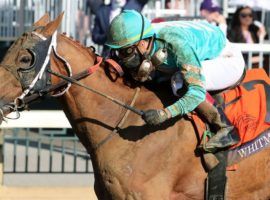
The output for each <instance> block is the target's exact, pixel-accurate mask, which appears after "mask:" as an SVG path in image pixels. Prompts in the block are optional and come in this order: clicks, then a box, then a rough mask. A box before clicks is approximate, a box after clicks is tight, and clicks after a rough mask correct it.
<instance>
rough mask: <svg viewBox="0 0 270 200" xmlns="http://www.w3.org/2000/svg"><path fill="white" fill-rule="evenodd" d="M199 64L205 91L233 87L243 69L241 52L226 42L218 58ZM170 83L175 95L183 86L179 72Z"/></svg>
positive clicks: (243, 63)
mask: <svg viewBox="0 0 270 200" xmlns="http://www.w3.org/2000/svg"><path fill="white" fill-rule="evenodd" d="M201 64H202V74H203V75H204V77H205V89H206V91H213V90H222V89H225V88H227V87H230V86H233V85H234V84H235V83H236V82H237V81H239V80H240V78H241V76H242V74H243V72H244V68H245V61H244V58H243V55H242V53H241V51H240V50H239V49H238V48H236V47H235V45H234V44H233V43H231V42H229V41H228V40H227V42H226V45H225V47H224V49H223V50H222V52H221V53H220V55H219V56H218V57H216V58H214V59H211V60H205V61H202V62H201ZM171 83H172V90H173V93H174V94H175V95H176V94H177V93H176V91H177V90H179V89H180V88H182V86H183V79H182V78H181V75H180V72H176V73H175V74H174V75H173V76H172V78H171Z"/></svg>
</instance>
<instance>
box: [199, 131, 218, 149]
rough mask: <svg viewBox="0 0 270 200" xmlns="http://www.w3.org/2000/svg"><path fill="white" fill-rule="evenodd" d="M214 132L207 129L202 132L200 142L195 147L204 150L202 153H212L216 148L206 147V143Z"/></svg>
mask: <svg viewBox="0 0 270 200" xmlns="http://www.w3.org/2000/svg"><path fill="white" fill-rule="evenodd" d="M214 135H215V134H214V133H212V132H211V131H209V130H206V131H204V132H203V137H202V142H201V144H200V145H199V146H198V147H197V149H198V150H200V151H202V152H204V153H213V152H215V151H216V150H217V148H207V147H206V143H207V142H208V141H209V139H210V138H212V137H213V136H214ZM207 139H208V141H207Z"/></svg>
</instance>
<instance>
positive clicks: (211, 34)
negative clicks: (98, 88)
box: [106, 10, 245, 150]
mask: <svg viewBox="0 0 270 200" xmlns="http://www.w3.org/2000/svg"><path fill="white" fill-rule="evenodd" d="M106 45H108V46H109V47H110V48H111V49H112V52H114V54H115V55H116V56H117V57H118V59H119V62H120V63H121V65H122V66H123V67H124V68H125V69H126V70H127V71H128V72H129V73H130V74H131V75H132V77H133V78H134V79H135V80H137V81H140V82H144V81H147V80H152V79H156V78H157V77H160V78H165V79H166V77H169V79H171V86H172V90H173V93H174V94H175V95H177V96H179V90H180V89H182V90H183V88H185V93H184V94H183V95H181V96H179V99H178V100H177V101H176V102H175V103H174V104H172V105H170V106H168V107H167V108H165V109H160V110H156V109H151V110H147V111H145V112H144V115H143V119H144V121H145V122H146V123H148V124H150V125H157V124H160V123H162V122H164V121H165V120H168V119H170V118H172V117H175V116H179V115H180V116H182V115H185V114H187V113H189V112H191V111H193V110H195V111H196V112H197V113H198V114H199V115H201V116H203V117H204V119H205V120H206V121H207V122H208V124H209V126H210V128H211V130H214V132H215V133H216V134H215V135H214V136H213V137H212V138H211V139H210V140H209V141H208V142H207V143H206V144H205V147H206V149H208V150H210V149H212V150H213V149H217V148H224V147H228V146H231V145H234V144H236V143H237V142H238V141H239V138H237V137H235V136H233V134H230V133H231V132H232V131H234V127H233V126H232V125H231V124H229V123H228V122H227V121H226V120H225V119H224V113H223V112H219V111H218V110H217V108H216V107H215V106H214V105H213V104H211V103H209V101H207V100H206V91H213V90H215V91H216V90H222V89H226V88H228V87H231V86H233V85H235V84H236V83H237V82H238V81H240V80H241V77H242V75H243V73H244V66H245V64H244V60H243V57H242V54H241V52H240V51H238V50H237V49H236V48H235V47H233V46H232V44H231V43H230V42H229V41H228V40H227V39H226V37H225V35H224V34H223V33H222V31H221V30H220V29H219V27H217V26H213V25H211V24H209V23H207V22H203V21H201V22H192V21H181V22H164V23H159V24H156V25H155V24H151V23H150V21H149V20H148V19H147V18H146V17H144V16H143V15H142V14H140V13H138V12H136V11H134V10H124V11H123V12H122V13H120V14H119V15H118V16H117V17H116V18H115V19H114V20H113V21H112V22H111V25H110V28H109V35H108V40H107V43H106Z"/></svg>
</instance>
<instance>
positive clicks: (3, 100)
mask: <svg viewBox="0 0 270 200" xmlns="http://www.w3.org/2000/svg"><path fill="white" fill-rule="evenodd" d="M62 16H63V13H62V14H61V15H59V16H58V17H57V19H55V20H54V21H51V22H50V21H49V16H48V14H45V15H44V16H43V17H42V18H41V19H39V20H38V21H37V22H35V23H34V25H33V29H32V30H31V31H28V32H26V33H24V34H23V35H22V36H21V37H20V38H18V39H17V40H16V41H15V42H14V44H13V45H12V46H11V47H10V48H9V50H8V52H7V53H6V55H5V57H4V59H3V61H2V62H1V64H0V79H1V82H0V121H1V119H2V118H3V117H4V115H5V114H7V113H9V112H10V111H12V110H14V109H17V108H18V106H19V104H20V103H21V100H23V99H24V97H26V96H28V95H29V94H33V93H38V92H39V91H40V90H42V89H44V88H45V87H46V86H48V85H49V84H50V75H49V74H48V72H47V68H48V67H49V61H50V57H49V54H50V53H51V51H52V49H53V48H52V46H53V44H54V43H55V42H56V29H57V28H58V26H59V24H60V23H61V20H62Z"/></svg>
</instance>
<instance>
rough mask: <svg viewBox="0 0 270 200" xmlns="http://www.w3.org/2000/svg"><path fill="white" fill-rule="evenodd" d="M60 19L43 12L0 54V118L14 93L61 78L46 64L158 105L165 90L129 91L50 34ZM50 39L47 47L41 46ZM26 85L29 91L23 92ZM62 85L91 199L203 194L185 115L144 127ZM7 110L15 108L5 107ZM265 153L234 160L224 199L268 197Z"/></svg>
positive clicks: (171, 199)
mask: <svg viewBox="0 0 270 200" xmlns="http://www.w3.org/2000/svg"><path fill="white" fill-rule="evenodd" d="M62 16H63V14H61V15H59V16H58V17H57V18H56V19H55V20H53V21H50V20H49V16H48V15H47V14H46V15H44V16H43V17H42V18H41V19H40V20H38V21H37V22H36V23H35V24H34V25H33V30H31V31H29V32H26V33H24V34H23V35H22V36H21V37H20V38H18V39H17V40H16V41H15V42H14V44H13V45H12V46H11V47H10V49H9V50H8V52H7V54H6V55H5V57H4V59H3V61H2V62H1V65H0V78H1V83H0V99H1V102H0V106H1V114H2V118H4V115H5V112H4V111H5V109H4V108H5V106H7V107H9V108H11V107H12V105H13V106H14V105H17V104H19V100H21V99H23V98H18V97H27V96H29V95H31V94H32V93H33V92H32V91H33V90H35V91H37V92H39V91H41V90H42V89H44V88H43V87H45V86H47V85H56V84H58V83H60V82H61V80H62V79H61V78H59V77H58V76H55V75H52V74H50V73H48V72H47V70H48V69H50V70H51V71H54V72H57V73H59V74H63V75H67V76H68V75H70V72H71V70H72V73H73V74H79V73H80V72H81V71H83V70H85V69H88V68H89V69H92V68H91V66H93V67H95V70H92V71H93V73H92V74H91V76H87V77H84V78H83V79H81V80H80V83H82V84H84V85H87V86H91V87H92V88H94V89H95V90H97V91H99V92H102V93H105V94H106V95H110V96H112V97H114V98H115V99H119V100H121V101H122V102H124V103H125V104H128V105H130V104H132V103H131V102H132V101H133V104H132V105H133V106H134V107H136V108H138V109H141V110H145V109H150V108H157V109H158V108H163V106H164V102H166V101H167V100H168V99H166V96H167V98H168V94H167V93H170V91H167V90H166V89H164V88H160V89H158V90H149V89H148V88H147V87H144V86H141V89H140V91H139V92H137V89H136V88H134V87H131V86H130V85H127V84H125V81H124V78H121V77H119V78H117V79H112V78H111V75H110V74H111V70H108V68H106V65H95V63H97V62H98V60H97V55H95V53H94V52H93V51H92V50H91V49H88V48H86V47H84V46H82V45H81V44H79V43H78V42H76V41H74V40H73V39H71V38H69V37H68V36H66V35H64V34H57V35H56V30H57V28H58V26H59V24H60V23H61V20H62ZM50 41H51V43H49V42H50ZM52 41H54V44H55V46H52V45H49V44H52ZM48 43H49V44H48ZM56 44H57V46H56ZM50 48H51V51H49V50H48V49H50ZM54 48H55V49H54ZM47 50H48V51H47ZM47 54H49V61H50V62H49V63H48V65H49V66H46V68H43V67H41V65H42V66H45V65H44V62H45V61H44V60H46V59H43V58H42V56H43V57H46V55H47ZM41 61H42V62H41ZM43 61H44V62H43ZM67 65H68V66H70V68H71V69H68V67H67ZM97 66H98V67H97ZM44 69H45V70H44ZM41 70H43V71H44V73H42V74H41V75H40V77H41V78H40V79H39V80H38V81H34V80H35V78H36V77H37V75H38V73H39V72H40V71H41ZM32 83H34V85H33V84H32ZM30 85H32V86H31V88H32V89H33V90H31V91H29V90H27V88H29V87H30ZM67 87H68V86H67ZM67 89H68V88H62V90H61V91H54V93H53V94H58V93H57V92H60V93H64V92H65V93H64V94H63V95H62V96H60V97H59V101H60V102H61V103H62V105H63V110H64V112H65V114H66V116H67V117H68V119H69V121H70V123H71V125H72V128H73V130H74V131H75V133H76V134H77V136H78V137H79V139H80V141H81V142H82V144H83V145H84V147H85V148H86V150H87V151H88V152H89V154H90V156H91V159H92V163H93V168H94V175H95V186H94V188H95V192H96V195H97V197H98V199H100V200H182V199H204V182H205V178H206V176H207V172H206V170H205V168H204V167H203V165H202V163H201V159H200V157H198V156H196V154H195V151H194V150H195V149H196V146H197V144H198V142H197V136H196V132H195V129H194V126H193V123H192V121H191V120H190V119H189V118H185V117H183V118H177V119H173V120H170V121H168V122H166V123H164V124H162V126H157V127H151V126H148V125H146V124H145V123H144V122H143V120H142V119H141V117H140V116H139V115H137V114H135V113H132V112H131V113H129V114H128V113H127V111H126V109H125V108H123V107H121V106H119V105H117V104H114V103H113V102H111V101H108V100H107V99H106V98H103V97H102V96H99V95H97V94H95V93H92V92H89V91H88V90H86V89H84V88H82V87H79V86H78V85H72V86H71V87H70V88H69V89H68V90H67ZM62 91H64V92H62ZM51 94H52V93H51ZM136 96H137V97H136ZM10 102H14V103H13V104H10ZM21 107H23V106H21ZM13 110H16V109H14V107H13ZM124 118H125V119H124ZM123 119H124V120H123ZM48 120H49V119H48ZM119 124H120V125H121V126H120V125H119ZM118 126H119V127H118ZM115 130H116V131H115ZM269 154H270V149H269V148H268V149H266V150H264V151H261V152H260V153H258V154H255V155H254V156H252V157H249V158H247V159H245V160H243V161H242V162H240V163H239V165H238V170H237V171H234V172H228V173H227V177H228V182H227V189H226V198H227V199H237V200H239V199H245V200H248V199H250V200H254V199H262V200H266V199H269V198H270V189H269V188H270V173H269V172H270V157H269Z"/></svg>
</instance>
